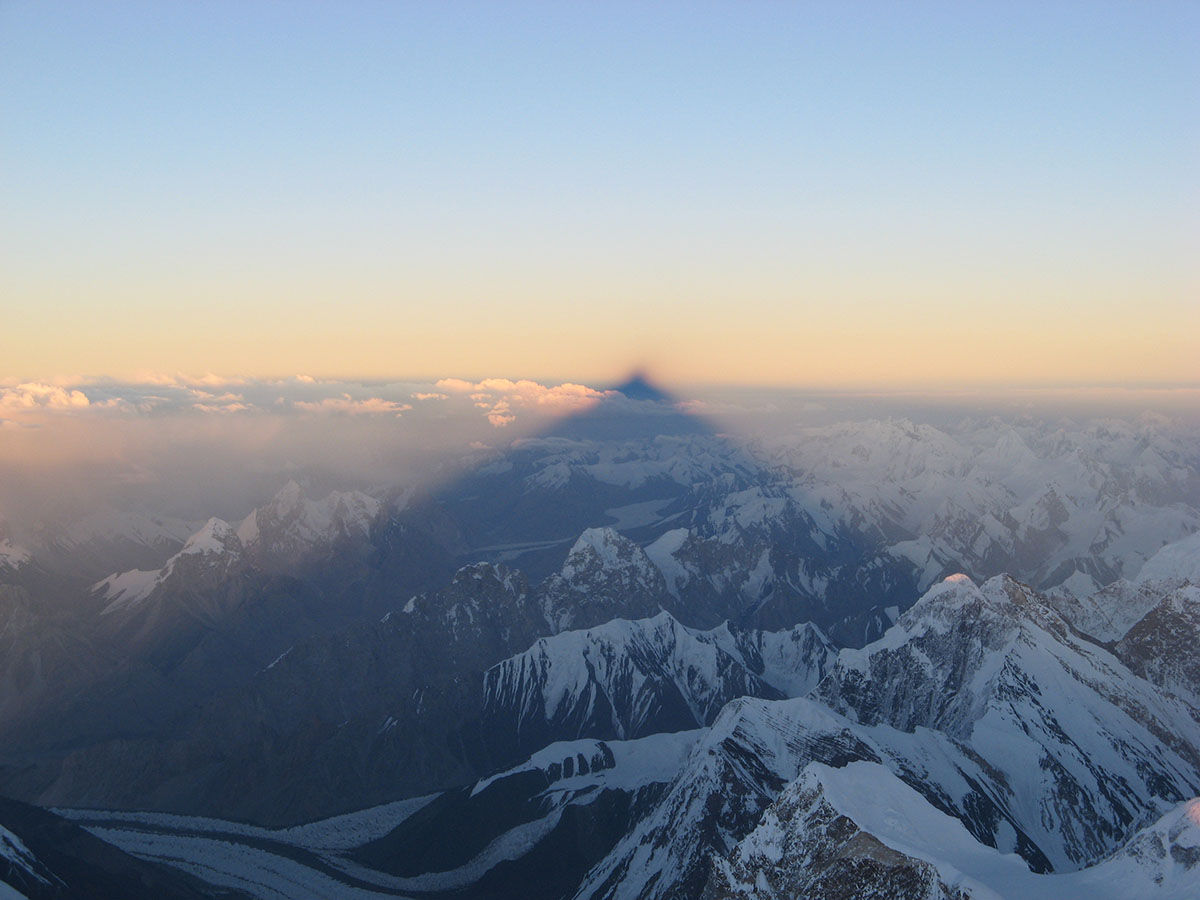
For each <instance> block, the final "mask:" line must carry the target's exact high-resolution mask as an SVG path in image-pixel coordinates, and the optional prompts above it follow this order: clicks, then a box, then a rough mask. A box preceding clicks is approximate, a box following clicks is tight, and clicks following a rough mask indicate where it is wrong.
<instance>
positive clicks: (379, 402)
mask: <svg viewBox="0 0 1200 900" xmlns="http://www.w3.org/2000/svg"><path fill="white" fill-rule="evenodd" d="M292 405H293V406H294V407H295V408H296V409H304V410H308V411H309V412H321V413H347V414H349V415H379V414H381V413H389V414H391V415H395V416H399V415H400V414H402V413H405V412H408V411H409V410H410V409H412V404H410V403H399V402H397V401H395V400H385V399H383V398H382V397H368V398H366V399H364V400H355V399H354V398H353V397H351V396H350V395H349V394H345V393H343V394H342V395H341V396H340V397H326V398H325V399H323V400H317V401H311V400H297V401H296V402H295V403H293V404H292Z"/></svg>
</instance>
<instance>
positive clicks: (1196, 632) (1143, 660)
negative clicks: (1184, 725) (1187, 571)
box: [1113, 584, 1200, 717]
mask: <svg viewBox="0 0 1200 900" xmlns="http://www.w3.org/2000/svg"><path fill="white" fill-rule="evenodd" d="M1113 653H1115V654H1116V656H1117V658H1118V659H1120V660H1121V662H1123V663H1125V665H1126V666H1128V667H1129V670H1130V671H1131V672H1133V673H1134V674H1136V675H1140V676H1141V677H1142V678H1145V679H1146V680H1147V681H1150V682H1153V683H1154V684H1156V685H1158V686H1159V687H1160V688H1162V689H1163V690H1164V691H1167V692H1168V693H1171V694H1174V695H1175V696H1176V697H1179V698H1180V699H1182V700H1183V701H1185V702H1186V703H1188V704H1190V705H1191V707H1192V709H1193V717H1200V587H1195V586H1193V585H1191V584H1187V585H1184V586H1182V587H1179V588H1176V589H1175V590H1172V591H1168V592H1167V593H1166V595H1165V596H1164V597H1163V599H1162V600H1161V601H1160V602H1159V603H1158V605H1157V606H1155V607H1154V608H1153V609H1151V610H1150V611H1149V612H1148V613H1146V615H1144V616H1142V618H1141V619H1139V620H1138V622H1137V623H1136V624H1135V625H1134V626H1133V627H1132V628H1130V629H1129V630H1128V631H1127V632H1125V635H1124V637H1122V638H1121V640H1119V641H1117V643H1116V645H1115V646H1114V647H1113Z"/></svg>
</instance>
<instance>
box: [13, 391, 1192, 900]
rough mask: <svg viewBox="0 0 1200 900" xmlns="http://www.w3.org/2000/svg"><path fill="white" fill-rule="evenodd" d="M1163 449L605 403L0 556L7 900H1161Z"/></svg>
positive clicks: (1175, 445)
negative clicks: (465, 447)
mask: <svg viewBox="0 0 1200 900" xmlns="http://www.w3.org/2000/svg"><path fill="white" fill-rule="evenodd" d="M1193 438H1194V435H1193V434H1191V433H1190V432H1188V431H1187V430H1186V429H1181V428H1177V427H1175V426H1174V425H1170V424H1169V423H1167V424H1164V423H1162V422H1150V421H1147V422H1142V423H1126V422H1118V421H1110V420H1106V421H1102V422H1092V423H1086V424H1077V423H1069V422H1055V423H1045V422H1038V421H1034V420H1019V421H1013V422H1002V421H1000V420H997V419H986V420H979V421H974V422H964V423H960V424H959V425H957V426H955V427H954V428H949V427H947V428H940V429H939V428H934V427H933V426H931V425H925V424H917V423H913V422H910V421H906V420H888V421H857V422H847V423H843V424H840V425H834V426H822V427H812V428H805V429H801V430H798V431H796V432H795V433H794V434H792V435H790V436H788V437H787V438H776V439H773V440H771V441H769V442H768V441H759V442H757V443H753V442H752V443H744V442H743V443H738V442H735V441H733V440H731V439H730V438H729V437H727V436H726V435H724V434H722V433H720V432H718V431H717V430H716V429H715V428H713V427H711V426H710V425H709V424H708V423H706V422H705V421H703V420H700V419H697V418H695V417H694V416H691V415H689V414H687V413H685V412H683V411H682V410H681V408H680V406H679V405H678V404H676V403H675V401H674V400H673V399H672V398H670V397H669V396H668V395H666V394H665V393H663V392H661V391H660V390H659V389H657V388H656V387H654V386H653V385H651V384H649V383H648V382H646V381H645V380H644V379H634V380H633V381H631V382H629V383H628V384H626V385H622V386H621V387H620V388H618V389H617V390H616V391H614V392H612V393H610V394H608V395H607V396H606V398H605V399H604V400H602V401H600V402H599V403H598V404H597V405H595V406H593V407H592V408H591V409H589V410H587V411H586V412H584V413H581V414H578V415H576V416H574V417H571V418H569V419H566V420H563V421H562V422H560V423H559V424H558V426H556V427H555V428H554V429H553V430H552V431H550V432H549V433H546V434H543V435H541V436H538V437H535V438H526V439H522V440H519V441H516V442H514V443H513V445H512V446H510V447H508V448H507V449H506V450H505V451H504V452H503V453H501V454H499V455H495V456H491V457H488V458H486V459H483V460H482V461H481V462H480V463H479V464H478V465H476V466H474V467H473V468H471V469H469V470H468V471H466V472H464V473H462V474H461V475H459V476H456V477H454V478H453V479H451V480H450V481H449V482H447V483H443V484H440V485H418V486H413V485H407V486H404V487H403V488H399V487H398V488H396V489H395V490H389V491H383V492H376V493H374V494H371V493H365V492H363V491H361V490H349V489H347V490H340V491H333V492H329V493H325V494H324V495H323V496H316V497H313V496H309V494H308V492H307V491H306V489H305V488H304V487H303V486H302V482H303V480H302V479H301V480H299V481H288V482H286V483H285V484H284V485H283V486H282V487H281V488H280V490H279V491H278V493H277V494H276V495H275V496H274V497H273V498H272V499H270V500H269V501H268V502H267V503H265V504H263V505H261V506H259V507H257V508H255V509H252V510H248V511H247V513H246V515H245V516H244V517H243V518H241V519H240V520H236V521H229V522H226V521H223V520H221V519H216V518H209V519H207V520H206V521H202V522H182V521H180V520H176V519H170V518H165V517H159V516H157V515H155V514H153V513H144V512H136V511H128V510H125V511H113V512H111V513H105V514H95V515H93V516H91V517H90V518H89V519H88V520H87V521H82V522H78V523H72V524H71V525H69V526H68V527H64V528H63V529H62V530H61V531H60V532H59V533H49V532H44V533H42V535H41V537H40V538H39V540H38V541H35V542H31V543H29V544H28V545H21V544H19V543H18V542H17V541H15V540H14V539H13V538H12V537H11V535H9V534H8V533H7V532H3V531H0V729H3V733H4V734H5V741H4V742H3V747H0V793H2V794H6V795H9V796H11V797H13V798H15V799H14V801H13V803H12V804H10V805H7V806H4V805H0V882H3V883H4V884H7V885H9V886H11V889H13V890H15V891H18V892H20V894H21V895H24V896H29V897H42V896H46V897H51V896H54V897H60V896H62V897H67V896H107V895H105V894H103V893H95V894H88V893H87V891H88V890H92V888H89V887H87V886H88V885H92V884H96V883H99V882H96V881H95V880H94V878H95V877H98V876H96V874H95V872H94V871H92V869H91V868H89V867H91V866H93V864H97V865H101V867H102V868H104V870H105V871H106V872H109V873H110V874H112V873H116V874H112V878H113V879H115V880H110V881H109V882H105V884H108V885H109V887H107V888H105V890H111V891H115V892H116V893H113V894H112V895H113V896H118V895H122V896H176V895H178V896H193V895H195V896H233V895H234V894H235V893H237V892H242V893H240V894H237V895H239V896H240V895H246V896H257V897H294V896H321V897H343V896H344V897H359V896H364V897H365V896H381V895H397V896H420V897H432V896H446V897H449V896H450V895H452V894H453V895H454V896H456V897H481V898H483V897H496V898H499V897H512V898H517V897H547V898H550V897H564V896H574V897H580V898H584V897H588V898H593V897H594V898H601V897H638V898H651V897H664V898H666V897H671V898H677V897H678V898H683V897H696V898H699V897H705V898H718V897H720V898H726V897H751V896H753V897H785V896H812V897H830V898H832V897H841V896H856V897H864V898H867V897H956V898H958V897H990V896H995V895H997V894H998V895H1000V896H1008V895H1013V894H1019V895H1020V896H1031V897H1037V896H1043V895H1045V896H1049V895H1050V894H1051V893H1054V894H1056V895H1058V896H1068V895H1072V894H1079V893H1081V892H1085V893H1088V894H1089V895H1095V896H1098V897H1118V896H1142V895H1146V896H1163V897H1185V896H1186V897H1194V896H1195V886H1196V885H1200V812H1198V811H1197V810H1198V809H1200V807H1198V806H1197V804H1198V803H1200V801H1197V800H1196V799H1195V798H1196V797H1197V795H1200V749H1198V748H1200V691H1198V689H1197V687H1196V685H1197V684H1200V650H1198V648H1200V587H1198V585H1200V444H1198V443H1196V442H1195V441H1194V440H1193ZM18 801H19V802H18ZM22 803H24V804H36V805H37V806H38V807H43V809H40V810H39V809H36V808H34V807H32V806H26V805H21V804H22ZM45 808H51V809H49V810H47V809H45ZM72 822H73V823H75V824H74V825H72V824H71V823H72ZM79 826H81V827H82V828H83V829H86V831H81V830H80V828H79ZM55 829H58V831H55ZM68 832H69V833H70V834H71V835H76V836H78V835H83V837H72V838H71V840H72V841H76V842H77V843H73V844H71V845H70V846H72V847H78V848H81V849H79V850H78V853H75V851H71V852H70V853H66V854H65V855H64V854H57V855H56V853H57V851H52V850H51V849H47V848H50V847H52V846H53V844H54V842H53V841H49V842H47V840H46V839H45V838H44V835H46V834H56V833H61V834H64V835H65V834H67V833H68ZM88 835H90V837H89V836H88ZM93 840H94V842H95V845H97V846H101V847H105V848H107V849H104V850H103V851H100V850H96V849H95V847H94V846H93V843H92V842H93ZM101 842H103V843H101ZM64 846H65V845H64ZM72 854H74V855H72ZM97 861H100V862H97ZM176 875H178V878H177V877H176ZM88 879H93V880H90V881H89V880H88ZM851 883H852V884H854V885H855V890H857V891H858V893H854V894H845V893H844V889H845V886H846V885H847V884H851ZM149 885H159V887H156V888H154V889H153V890H158V891H159V893H157V894H156V893H153V890H152V889H151V888H150V887H149ZM2 890H4V888H3V887H0V891H2ZM96 890H99V889H96ZM122 891H124V893H121V892H122ZM189 891H191V892H199V893H188V892H189ZM839 891H843V892H842V893H839ZM989 891H990V892H992V893H988V892H989ZM1188 891H1191V893H1189V892H1188ZM56 892H57V893H56ZM172 892H175V893H172ZM222 892H225V893H222ZM231 892H232V893H231Z"/></svg>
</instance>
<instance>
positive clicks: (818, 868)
mask: <svg viewBox="0 0 1200 900" xmlns="http://www.w3.org/2000/svg"><path fill="white" fill-rule="evenodd" d="M866 765H869V764H862V763H860V764H857V766H854V764H852V767H854V768H855V771H860V769H861V767H862V766H866ZM868 771H869V770H868ZM832 772H833V770H829V769H827V768H826V767H824V766H821V765H820V764H813V765H811V766H809V767H808V768H806V769H805V771H804V773H803V774H802V775H801V777H800V778H797V779H796V780H795V781H794V782H792V783H791V784H789V785H788V787H787V789H786V790H784V792H783V793H782V794H781V795H780V796H779V799H777V800H776V801H775V802H774V803H772V804H771V806H770V807H769V808H768V809H767V811H766V812H765V813H763V816H762V819H761V820H760V821H759V823H758V824H757V825H756V826H755V828H754V830H753V831H751V832H750V834H748V835H747V836H746V837H745V838H743V839H742V840H741V841H739V842H738V844H737V846H736V847H735V848H734V849H733V851H732V852H731V853H730V854H729V856H728V857H724V858H721V857H718V858H716V859H715V860H714V862H713V874H712V877H711V878H710V879H709V881H708V882H707V884H706V885H705V888H704V893H703V900H735V898H747V900H748V898H754V900H786V898H793V897H805V898H812V900H967V898H969V897H970V896H972V894H971V893H969V892H967V891H964V890H962V889H961V888H958V887H952V886H950V885H948V884H946V882H945V881H944V880H943V878H942V875H941V873H940V872H939V871H938V867H937V866H936V865H934V864H933V863H931V862H928V861H926V860H924V859H919V858H917V857H914V856H910V855H907V854H905V853H902V852H900V851H898V850H896V849H893V848H892V847H889V846H888V845H887V844H885V843H883V841H881V840H880V839H879V838H877V837H876V836H875V835H873V834H871V833H870V832H868V831H866V830H864V828H863V827H862V826H860V825H859V824H858V823H857V822H856V821H855V820H854V819H853V818H852V816H853V815H854V814H855V812H856V811H854V810H850V811H845V810H843V809H841V808H839V806H837V805H835V804H836V803H837V799H833V798H831V797H829V796H828V794H827V791H826V786H825V783H824V780H823V779H824V778H827V777H828V776H829V775H831V774H832ZM879 799H880V802H883V798H882V797H881V798H879ZM910 802H911V803H914V804H915V803H920V802H922V801H921V799H920V798H919V797H913V798H912V799H911V801H910ZM931 837H933V836H932V835H931Z"/></svg>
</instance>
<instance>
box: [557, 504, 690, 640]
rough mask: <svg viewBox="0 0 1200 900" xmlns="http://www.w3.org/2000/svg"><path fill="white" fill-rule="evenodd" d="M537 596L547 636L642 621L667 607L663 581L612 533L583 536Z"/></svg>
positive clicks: (638, 552) (594, 531)
mask: <svg viewBox="0 0 1200 900" xmlns="http://www.w3.org/2000/svg"><path fill="white" fill-rule="evenodd" d="M539 592H540V594H541V596H542V614H543V615H544V616H545V617H546V621H547V623H548V624H549V626H550V629H551V631H553V632H559V631H572V630H574V629H578V628H588V627H591V626H593V625H601V624H603V623H604V622H607V621H609V620H610V619H615V618H629V619H642V618H646V617H649V616H653V615H655V614H656V613H657V612H658V611H659V610H660V609H662V608H664V605H668V606H669V605H671V597H670V595H669V594H668V593H667V584H666V581H665V580H664V579H663V577H662V573H661V572H659V570H658V569H657V568H656V567H655V565H654V563H652V562H651V561H650V557H648V556H646V554H645V552H644V551H643V550H642V548H641V547H639V546H638V545H637V544H635V543H633V541H631V540H629V539H628V538H626V537H624V536H622V535H621V534H619V533H618V532H616V531H614V530H613V529H612V528H589V529H587V530H586V531H584V532H583V534H582V535H580V536H579V540H577V541H576V542H575V545H574V546H573V547H572V548H571V552H570V553H568V554H567V558H566V561H565V562H564V563H563V566H562V568H561V569H560V570H559V571H558V572H556V573H555V574H553V575H551V576H550V577H549V578H547V579H546V580H545V582H543V583H542V585H541V586H540V589H539Z"/></svg>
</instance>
